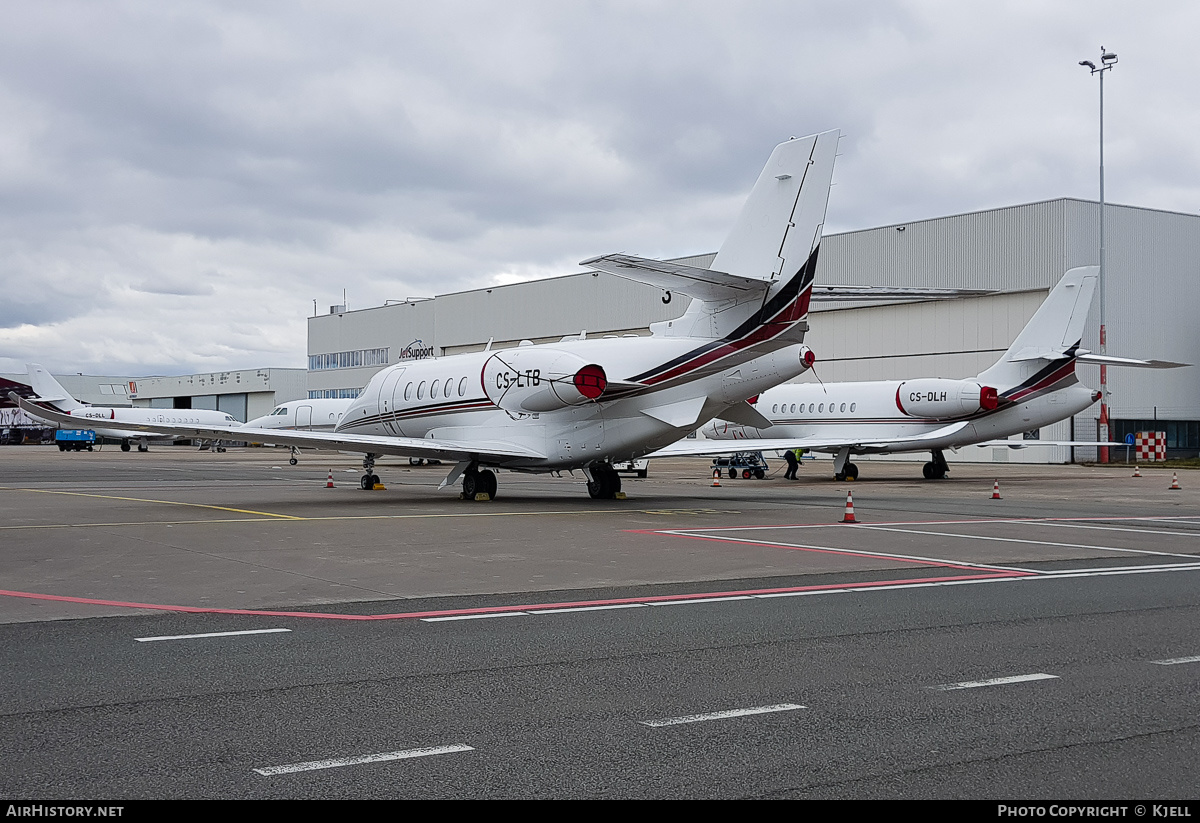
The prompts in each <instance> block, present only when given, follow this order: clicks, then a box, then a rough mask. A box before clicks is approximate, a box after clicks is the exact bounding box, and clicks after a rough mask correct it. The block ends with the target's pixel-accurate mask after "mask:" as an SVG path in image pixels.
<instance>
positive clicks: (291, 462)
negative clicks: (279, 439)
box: [288, 446, 300, 466]
mask: <svg viewBox="0 0 1200 823" xmlns="http://www.w3.org/2000/svg"><path fill="white" fill-rule="evenodd" d="M298 454H300V449H298V448H296V447H295V446H292V456H291V457H289V458H288V465H289V466H294V465H296V464H297V463H299V462H300V460H299V459H298V458H297V455H298Z"/></svg>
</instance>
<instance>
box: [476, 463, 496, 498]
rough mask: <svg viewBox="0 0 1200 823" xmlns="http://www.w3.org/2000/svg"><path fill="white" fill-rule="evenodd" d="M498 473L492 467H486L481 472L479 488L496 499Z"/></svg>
mask: <svg viewBox="0 0 1200 823" xmlns="http://www.w3.org/2000/svg"><path fill="white" fill-rule="evenodd" d="M497 485H498V484H497V483H496V473H495V472H494V471H491V470H490V469H484V470H483V471H481V472H480V473H479V490H480V491H482V492H483V493H484V494H486V495H487V496H488V497H490V498H491V499H492V500H495V499H496V487H497Z"/></svg>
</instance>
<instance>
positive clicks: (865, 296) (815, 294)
mask: <svg viewBox="0 0 1200 823" xmlns="http://www.w3.org/2000/svg"><path fill="white" fill-rule="evenodd" d="M989 294H996V289H926V288H921V287H919V286H912V287H908V286H819V285H814V286H813V287H812V299H813V302H815V303H833V302H848V301H852V302H856V303H859V302H863V303H874V302H883V301H888V300H891V301H899V300H957V299H959V298H962V297H985V296H987V295H989Z"/></svg>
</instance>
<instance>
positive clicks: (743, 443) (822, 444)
mask: <svg viewBox="0 0 1200 823" xmlns="http://www.w3.org/2000/svg"><path fill="white" fill-rule="evenodd" d="M968 425H969V424H968V423H967V422H965V421H963V422H959V423H951V424H950V425H948V426H943V427H942V428H940V429H934V430H933V431H931V432H926V433H925V434H919V435H913V436H912V437H897V438H894V439H891V440H884V441H880V440H846V438H844V437H842V438H833V437H788V438H784V437H759V438H747V439H744V440H680V441H679V442H678V443H672V444H671V445H669V446H667V447H665V448H662V449H659V450H658V451H656V452H654V453H653V454H648V455H646V457H647V458H652V457H683V456H687V455H717V454H733V453H734V452H765V451H787V450H788V449H832V448H840V447H842V446H850V447H851V448H877V449H878V448H889V447H896V446H920V445H921V444H922V443H925V442H928V441H930V440H940V439H941V438H943V437H949V436H951V435H953V434H957V433H958V432H960V431H962V430H963V429H964V428H966V427H967V426H968ZM1091 445H1095V444H1094V443H1093V444H1091Z"/></svg>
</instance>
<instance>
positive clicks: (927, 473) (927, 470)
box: [921, 461, 934, 480]
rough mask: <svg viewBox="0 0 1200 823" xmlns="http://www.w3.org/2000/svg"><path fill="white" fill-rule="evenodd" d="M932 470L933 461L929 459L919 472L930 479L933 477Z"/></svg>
mask: <svg viewBox="0 0 1200 823" xmlns="http://www.w3.org/2000/svg"><path fill="white" fill-rule="evenodd" d="M933 472H934V469H933V461H930V462H928V463H926V464H925V465H924V466H922V467H921V474H923V475H924V476H925V479H926V480H932V479H933V478H934V474H933Z"/></svg>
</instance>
